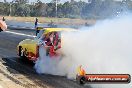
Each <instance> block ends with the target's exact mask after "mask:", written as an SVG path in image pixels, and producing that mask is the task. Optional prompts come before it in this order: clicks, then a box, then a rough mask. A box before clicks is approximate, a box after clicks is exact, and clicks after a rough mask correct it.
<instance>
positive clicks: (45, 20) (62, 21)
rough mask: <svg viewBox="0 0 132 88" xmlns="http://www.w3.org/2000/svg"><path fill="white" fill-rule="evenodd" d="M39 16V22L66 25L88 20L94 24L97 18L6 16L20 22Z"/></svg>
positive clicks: (32, 20) (31, 20)
mask: <svg viewBox="0 0 132 88" xmlns="http://www.w3.org/2000/svg"><path fill="white" fill-rule="evenodd" d="M36 18H38V21H39V23H50V22H51V20H52V21H53V22H54V23H56V24H65V25H84V24H85V23H86V22H87V23H88V24H94V23H95V22H96V21H95V20H92V19H91V20H84V19H70V18H50V17H12V16H5V19H6V20H13V21H20V22H34V21H35V19H36Z"/></svg>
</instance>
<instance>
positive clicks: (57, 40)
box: [17, 28, 75, 61]
mask: <svg viewBox="0 0 132 88" xmlns="http://www.w3.org/2000/svg"><path fill="white" fill-rule="evenodd" d="M62 31H75V29H71V28H43V29H42V28H41V30H39V31H38V32H37V36H36V38H35V39H25V40H23V41H21V42H20V43H19V45H18V46H17V51H18V55H19V56H20V57H23V58H27V59H28V60H31V61H36V60H37V58H38V57H39V47H40V45H41V46H43V47H44V49H45V50H46V56H49V57H53V56H58V55H59V53H57V51H58V50H59V49H60V48H61V41H62V39H61V32H62Z"/></svg>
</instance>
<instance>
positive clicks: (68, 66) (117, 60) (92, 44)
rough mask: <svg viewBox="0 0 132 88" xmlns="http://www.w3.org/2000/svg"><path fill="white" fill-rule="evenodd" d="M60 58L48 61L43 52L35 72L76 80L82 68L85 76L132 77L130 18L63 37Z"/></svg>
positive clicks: (99, 87) (125, 87) (109, 87)
mask: <svg viewBox="0 0 132 88" xmlns="http://www.w3.org/2000/svg"><path fill="white" fill-rule="evenodd" d="M62 37H63V43H62V49H61V51H62V53H63V54H64V56H63V58H61V60H60V59H51V58H48V57H46V56H45V55H44V53H45V52H44V50H41V49H40V51H41V53H40V54H42V55H41V56H40V59H39V60H38V61H37V63H36V65H35V68H36V70H37V72H39V73H47V74H54V75H63V76H67V77H68V78H75V76H76V72H77V67H78V66H79V65H82V66H83V68H84V69H85V70H86V72H87V73H88V74H92V73H94V74H132V70H131V67H132V14H130V15H127V16H123V17H120V18H116V19H111V20H105V21H100V22H97V24H96V25H94V26H93V27H89V28H88V27H83V28H81V29H80V30H79V31H78V32H72V33H62ZM91 86H93V87H96V88H102V87H103V88H119V87H120V88H131V87H132V86H131V84H121V85H117V84H115V85H100V84H99V85H98V84H96V85H95V84H93V85H91Z"/></svg>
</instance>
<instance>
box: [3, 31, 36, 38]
mask: <svg viewBox="0 0 132 88" xmlns="http://www.w3.org/2000/svg"><path fill="white" fill-rule="evenodd" d="M5 32H7V33H11V34H15V35H21V36H27V37H33V38H34V37H36V36H34V35H28V34H23V33H17V32H12V31H5Z"/></svg>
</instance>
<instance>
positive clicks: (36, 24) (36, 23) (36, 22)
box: [35, 18, 38, 29]
mask: <svg viewBox="0 0 132 88" xmlns="http://www.w3.org/2000/svg"><path fill="white" fill-rule="evenodd" d="M37 26H38V18H36V19H35V29H36V28H37Z"/></svg>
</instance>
